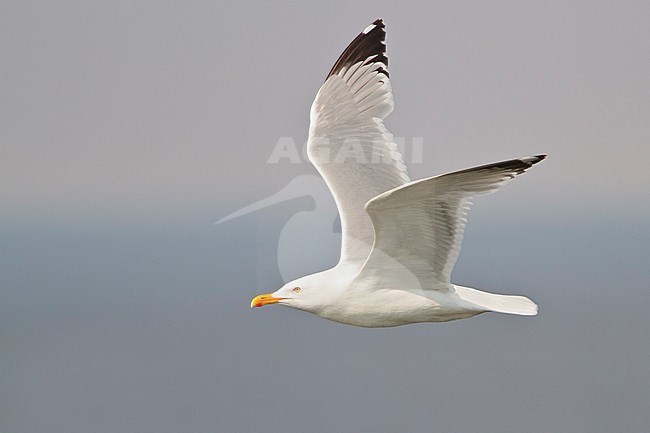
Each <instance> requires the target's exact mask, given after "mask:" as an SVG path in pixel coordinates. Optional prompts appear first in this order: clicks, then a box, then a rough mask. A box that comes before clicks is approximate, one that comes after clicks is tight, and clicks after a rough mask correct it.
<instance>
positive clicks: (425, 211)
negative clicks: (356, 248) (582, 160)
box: [357, 155, 546, 290]
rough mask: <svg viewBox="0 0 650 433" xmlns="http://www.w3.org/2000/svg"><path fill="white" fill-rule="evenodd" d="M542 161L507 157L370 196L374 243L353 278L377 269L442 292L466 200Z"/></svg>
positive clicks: (456, 246) (370, 274)
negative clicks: (364, 261) (363, 263)
mask: <svg viewBox="0 0 650 433" xmlns="http://www.w3.org/2000/svg"><path fill="white" fill-rule="evenodd" d="M545 157H546V155H537V156H531V157H526V158H520V159H513V160H509V161H502V162H497V163H494V164H488V165H483V166H480V167H474V168H469V169H466V170H461V171H456V172H453V173H448V174H443V175H440V176H435V177H430V178H426V179H421V180H418V181H414V182H411V183H408V184H406V185H402V186H400V187H397V188H395V189H393V190H390V191H387V192H385V193H383V194H380V195H379V196H377V197H375V198H373V199H372V200H370V201H369V202H368V203H367V205H366V210H367V211H368V214H369V215H370V218H371V219H372V222H373V224H374V230H375V244H374V248H373V250H372V253H371V254H370V257H368V260H367V262H366V264H365V265H364V267H363V269H362V270H361V271H360V273H359V275H358V277H357V278H368V277H369V278H372V277H373V275H374V273H375V272H376V271H377V270H381V273H382V275H384V276H385V275H390V276H391V278H393V279H394V280H395V282H397V281H401V282H404V281H409V282H410V284H413V283H415V284H419V287H417V288H421V289H433V290H447V289H448V288H449V287H450V284H451V281H450V278H451V271H452V269H453V268H454V265H455V264H456V260H457V259H458V255H459V253H460V247H461V243H462V241H463V233H464V231H465V223H466V222H467V213H468V211H469V208H470V206H471V199H472V197H474V196H477V195H483V194H489V193H492V192H494V191H496V190H497V189H499V188H500V187H501V186H502V185H504V184H505V183H506V182H507V181H509V180H511V179H513V178H514V177H515V176H517V175H519V174H522V173H524V172H525V171H526V170H527V169H529V168H530V167H532V166H533V165H534V164H537V163H538V162H540V161H541V160H543V159H544V158H545ZM384 283H385V282H384ZM411 287H412V288H416V287H413V286H411ZM400 288H409V287H400Z"/></svg>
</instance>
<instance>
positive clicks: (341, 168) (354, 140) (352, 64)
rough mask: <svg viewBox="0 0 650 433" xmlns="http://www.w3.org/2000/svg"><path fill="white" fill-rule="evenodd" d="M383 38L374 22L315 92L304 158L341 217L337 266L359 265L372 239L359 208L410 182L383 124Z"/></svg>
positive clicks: (387, 92) (388, 104)
mask: <svg viewBox="0 0 650 433" xmlns="http://www.w3.org/2000/svg"><path fill="white" fill-rule="evenodd" d="M385 37H386V33H385V31H384V23H383V22H382V20H381V19H378V20H376V21H375V22H374V23H373V24H371V25H370V26H368V27H367V28H366V29H365V30H364V31H363V32H362V33H360V34H359V36H357V37H356V38H355V39H354V40H353V41H352V43H350V45H349V46H348V47H347V48H346V49H345V51H344V52H343V54H341V56H340V57H339V59H338V60H337V61H336V63H335V64H334V67H333V68H332V70H331V71H330V73H329V74H328V76H327V79H326V80H325V83H324V84H323V85H322V86H321V88H320V90H319V91H318V94H317V95H316V99H315V100H314V103H313V105H312V107H311V114H310V120H311V124H310V127H309V142H308V155H309V159H310V161H311V162H312V163H313V164H314V166H315V167H316V168H317V169H318V171H319V173H320V174H321V176H322V177H323V179H325V182H326V183H327V185H328V187H329V189H330V190H331V192H332V195H333V196H334V200H335V201H336V206H337V207H338V211H339V214H340V216H341V229H342V234H343V239H342V245H341V261H351V262H355V261H356V262H358V263H359V266H361V265H362V264H363V263H364V261H365V260H366V259H367V257H368V255H369V254H370V250H371V249H372V242H373V238H374V232H373V229H372V223H371V221H370V217H369V216H368V214H367V213H366V212H365V210H364V205H365V204H366V203H367V202H368V200H370V199H371V198H373V197H375V196H376V195H378V194H381V193H382V192H385V191H388V190H390V189H392V188H395V187H396V186H399V185H403V184H404V183H406V182H408V181H409V177H408V175H407V173H406V166H405V165H404V161H403V159H402V155H401V153H400V152H399V150H398V148H397V144H396V143H395V142H394V141H393V136H392V134H391V133H390V132H388V130H386V127H385V126H384V123H383V119H384V118H385V117H386V116H388V114H390V113H391V112H392V111H393V94H392V91H391V86H390V81H389V78H388V70H387V69H388V59H387V57H386V44H385Z"/></svg>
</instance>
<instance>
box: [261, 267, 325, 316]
mask: <svg viewBox="0 0 650 433" xmlns="http://www.w3.org/2000/svg"><path fill="white" fill-rule="evenodd" d="M319 277H320V275H319V274H312V275H307V276H304V277H302V278H298V279H297V280H293V281H290V282H288V283H287V284H285V285H284V286H282V287H281V288H280V289H278V290H276V291H275V292H272V293H265V294H263V295H258V296H256V297H254V298H253V300H252V301H251V308H255V307H263V306H265V305H270V304H281V305H286V306H288V307H293V308H297V309H299V310H306V311H311V310H312V309H313V308H314V307H316V306H318V305H319V303H320V301H321V300H320V299H319V298H320V297H321V296H322V293H323V290H320V289H322V288H321V287H320V286H321V283H322V281H321V278H319Z"/></svg>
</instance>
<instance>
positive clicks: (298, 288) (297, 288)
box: [291, 287, 302, 293]
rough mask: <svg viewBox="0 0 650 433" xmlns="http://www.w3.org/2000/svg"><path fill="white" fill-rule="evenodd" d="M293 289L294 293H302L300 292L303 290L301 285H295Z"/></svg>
mask: <svg viewBox="0 0 650 433" xmlns="http://www.w3.org/2000/svg"><path fill="white" fill-rule="evenodd" d="M291 291H292V292H293V293H300V292H302V289H301V288H300V287H294V288H293V289H292V290H291Z"/></svg>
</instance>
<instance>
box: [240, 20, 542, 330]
mask: <svg viewBox="0 0 650 433" xmlns="http://www.w3.org/2000/svg"><path fill="white" fill-rule="evenodd" d="M384 27H385V26H384V23H383V21H382V20H381V19H378V20H376V21H375V22H374V23H372V24H371V25H370V26H368V27H367V28H366V29H365V30H364V31H363V32H361V33H360V34H359V35H358V36H357V37H356V38H355V39H354V40H353V41H352V42H351V43H350V45H349V46H348V47H347V48H346V49H345V51H343V54H341V56H340V57H339V58H338V60H337V61H336V63H335V64H334V66H333V67H332V69H331V71H330V72H329V74H328V75H327V78H326V80H325V83H323V85H322V86H321V88H320V90H319V91H318V94H317V95H316V99H315V100H314V103H313V105H312V107H311V113H310V127H309V141H308V156H309V160H310V161H311V162H312V163H313V164H314V166H315V167H316V168H317V169H318V172H319V173H320V174H321V176H322V177H323V179H324V180H325V182H326V183H327V186H328V187H329V189H330V191H331V193H332V195H333V196H334V200H335V202H336V206H337V208H338V211H339V214H340V217H341V229H342V242H341V257H340V261H339V263H338V264H337V265H336V266H334V267H333V268H331V269H328V270H326V271H323V272H318V273H315V274H311V275H307V276H304V277H302V278H298V279H296V280H294V281H291V282H289V283H287V284H285V285H284V286H283V287H282V288H280V289H279V290H276V291H275V292H273V293H269V294H264V295H259V296H256V297H255V298H254V299H253V300H252V302H251V307H262V306H264V305H270V304H279V305H286V306H288V307H293V308H297V309H299V310H304V311H307V312H310V313H314V314H316V315H318V316H320V317H323V318H325V319H329V320H333V321H336V322H340V323H345V324H349V325H355V326H363V327H372V328H374V327H388V326H399V325H405V324H408V323H417V322H446V321H450V320H456V319H463V318H467V317H472V316H476V315H478V314H481V313H484V312H488V311H494V312H499V313H508V314H517V315H524V316H533V315H536V314H537V305H536V304H535V303H534V302H533V301H531V300H530V299H528V298H526V297H523V296H511V295H499V294H495V293H488V292H484V291H481V290H477V289H473V288H470V287H463V286H459V285H456V284H452V282H451V272H452V269H453V268H454V265H455V263H456V260H457V259H458V255H459V253H460V248H461V243H462V240H463V232H464V230H465V223H466V221H467V213H468V211H469V208H470V205H471V200H472V198H473V197H475V196H478V195H483V194H489V193H492V192H494V191H496V190H497V189H499V188H500V187H501V186H502V185H504V184H505V183H506V182H507V181H509V180H511V179H513V178H515V177H516V176H517V175H520V174H522V173H523V172H525V171H526V170H528V169H529V168H530V167H532V166H533V165H534V164H537V163H538V162H540V161H541V160H543V159H544V158H545V156H546V155H535V156H528V157H523V158H517V159H511V160H508V161H501V162H496V163H492V164H486V165H482V166H479V167H473V168H469V169H466V170H461V171H456V172H453V173H447V174H443V175H439V176H434V177H429V178H425V179H420V180H415V181H411V179H410V178H409V176H408V174H407V172H406V166H405V165H404V161H403V158H402V155H401V154H400V152H399V151H398V149H397V144H396V143H395V142H394V140H393V136H392V134H391V133H390V132H389V131H388V130H387V129H386V127H385V126H384V122H383V119H384V118H385V117H386V116H388V114H390V113H391V112H392V111H393V107H394V104H393V94H392V90H391V85H390V80H389V73H388V58H387V57H386V44H385V38H386V32H385V30H384Z"/></svg>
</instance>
